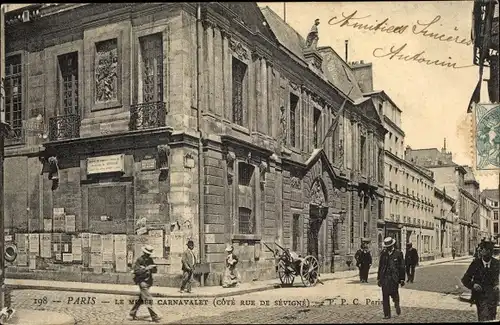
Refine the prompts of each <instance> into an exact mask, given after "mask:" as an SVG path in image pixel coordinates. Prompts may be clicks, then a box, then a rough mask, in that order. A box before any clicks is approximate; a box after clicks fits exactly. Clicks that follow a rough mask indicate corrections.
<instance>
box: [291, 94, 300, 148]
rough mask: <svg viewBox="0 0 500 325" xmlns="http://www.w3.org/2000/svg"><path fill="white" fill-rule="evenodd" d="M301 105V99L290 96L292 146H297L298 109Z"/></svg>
mask: <svg viewBox="0 0 500 325" xmlns="http://www.w3.org/2000/svg"><path fill="white" fill-rule="evenodd" d="M298 104H299V97H297V96H295V95H294V94H290V145H291V146H292V147H295V146H296V141H297V139H296V138H297V137H296V134H297V107H298Z"/></svg>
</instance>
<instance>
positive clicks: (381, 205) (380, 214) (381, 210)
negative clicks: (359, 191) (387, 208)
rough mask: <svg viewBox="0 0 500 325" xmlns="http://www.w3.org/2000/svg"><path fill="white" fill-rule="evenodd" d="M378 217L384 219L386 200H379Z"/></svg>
mask: <svg viewBox="0 0 500 325" xmlns="http://www.w3.org/2000/svg"><path fill="white" fill-rule="evenodd" d="M378 218H379V219H380V220H382V219H384V202H383V201H382V200H379V201H378Z"/></svg>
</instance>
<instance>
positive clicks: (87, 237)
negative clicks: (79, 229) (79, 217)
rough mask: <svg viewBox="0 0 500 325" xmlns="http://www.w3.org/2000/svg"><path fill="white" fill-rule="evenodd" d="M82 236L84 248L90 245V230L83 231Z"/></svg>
mask: <svg viewBox="0 0 500 325" xmlns="http://www.w3.org/2000/svg"><path fill="white" fill-rule="evenodd" d="M81 236H82V249H84V248H89V247H90V234H89V233H88V232H83V233H82V234H81Z"/></svg>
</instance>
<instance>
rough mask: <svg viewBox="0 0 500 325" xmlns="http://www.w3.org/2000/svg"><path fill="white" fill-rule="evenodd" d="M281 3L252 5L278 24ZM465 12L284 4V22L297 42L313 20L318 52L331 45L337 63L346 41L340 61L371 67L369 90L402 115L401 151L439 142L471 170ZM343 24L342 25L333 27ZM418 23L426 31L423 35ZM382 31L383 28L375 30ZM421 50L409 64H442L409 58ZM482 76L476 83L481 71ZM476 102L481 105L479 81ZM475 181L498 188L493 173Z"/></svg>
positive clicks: (474, 73) (435, 7)
mask: <svg viewBox="0 0 500 325" xmlns="http://www.w3.org/2000/svg"><path fill="white" fill-rule="evenodd" d="M283 4H284V3H283V2H259V3H258V5H259V6H260V7H265V6H268V7H269V8H271V9H272V10H273V11H274V12H276V13H277V14H278V15H279V16H280V17H281V18H283V13H284V10H283V7H284V6H283ZM472 6H473V2H472V1H415V2H412V1H408V2H402V1H401V2H388V1H387V2H385V1H384V2H382V1H381V2H287V3H286V22H287V23H288V24H289V25H290V26H291V27H293V28H294V29H295V30H296V31H298V32H299V33H300V34H301V35H302V36H303V37H304V38H305V37H306V36H307V34H308V33H309V30H310V29H311V26H312V25H313V23H314V20H315V19H316V18H319V19H320V25H319V26H318V30H319V31H318V34H319V42H318V46H331V47H332V48H333V49H334V50H335V51H336V52H337V53H338V54H339V55H340V56H341V57H342V58H344V57H345V45H344V41H345V40H348V41H349V49H348V61H360V60H363V61H364V62H365V63H366V62H371V63H372V64H373V79H374V80H373V84H374V89H375V90H384V91H385V92H386V93H387V94H388V95H389V96H390V97H391V99H392V100H393V101H394V102H395V103H396V105H398V107H399V108H400V109H401V110H402V111H403V113H402V129H403V131H404V132H405V134H406V138H405V146H407V145H409V146H410V147H412V149H422V148H438V149H441V148H442V146H443V141H444V138H446V147H447V150H448V151H451V152H452V153H453V160H454V161H455V162H456V163H458V164H462V165H470V166H472V165H473V149H472V143H473V140H472V131H471V129H472V115H470V114H467V113H466V111H467V106H468V103H469V100H470V97H471V95H472V92H473V90H474V88H475V86H476V83H477V81H478V74H479V68H478V67H477V66H472V57H473V47H472V45H467V44H464V43H467V41H470V36H471V24H472ZM353 14H354V15H353ZM351 16H352V18H350V19H344V17H351ZM356 18H359V19H356ZM386 18H387V21H386V22H385V24H383V25H381V26H380V27H379V30H377V31H373V30H362V29H359V28H356V26H353V24H354V23H358V24H368V25H377V24H379V23H381V22H383V21H384V20H385V19H386ZM343 23H346V24H344V26H341V25H342V24H343ZM405 25H407V27H406V28H405V27H404V26H405ZM425 25H428V26H427V28H426V29H425V30H424V28H425V27H426V26H425ZM390 26H394V27H393V28H390ZM398 26H401V27H399V28H396V27H398ZM382 27H386V29H385V30H384V31H382V30H381V29H382ZM391 31H392V32H391ZM425 32H427V36H425V35H424V33H425ZM429 33H435V34H445V35H446V36H444V37H441V39H442V40H444V41H439V40H436V39H433V38H431V37H429ZM446 40H448V41H446ZM405 44H406V46H405ZM391 48H392V53H391ZM422 51H424V53H422V54H420V56H419V57H417V59H418V58H425V59H429V60H430V61H435V60H439V62H436V63H440V62H444V63H442V64H441V65H436V64H431V65H428V64H426V62H425V61H422V60H421V63H418V62H416V61H415V60H410V57H411V56H413V55H415V54H418V53H420V52H422ZM395 52H397V53H395ZM392 54H394V55H392ZM398 55H399V56H398ZM402 55H409V57H406V58H407V60H406V61H405V60H404V59H399V58H401V57H402ZM391 56H392V59H391V58H390V57H391ZM430 61H429V62H430ZM485 70H486V71H485V75H483V79H484V78H487V77H488V73H489V71H488V69H485ZM481 100H484V101H487V100H488V96H487V86H486V83H483V87H482V94H481ZM475 176H476V179H477V180H478V181H479V183H480V186H481V190H482V189H485V188H498V173H497V174H494V173H493V172H491V171H490V172H489V173H484V172H477V173H476V174H475Z"/></svg>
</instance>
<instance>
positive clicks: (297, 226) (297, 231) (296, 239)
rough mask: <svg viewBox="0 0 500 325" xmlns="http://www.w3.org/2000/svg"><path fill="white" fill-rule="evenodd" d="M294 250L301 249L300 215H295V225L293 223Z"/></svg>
mask: <svg viewBox="0 0 500 325" xmlns="http://www.w3.org/2000/svg"><path fill="white" fill-rule="evenodd" d="M292 236H293V238H292V250H293V251H294V252H297V251H298V250H299V244H300V215H299V214H294V215H293V225H292Z"/></svg>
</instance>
